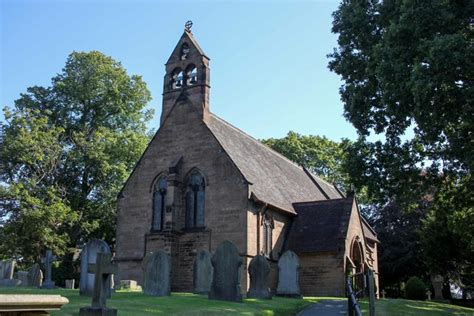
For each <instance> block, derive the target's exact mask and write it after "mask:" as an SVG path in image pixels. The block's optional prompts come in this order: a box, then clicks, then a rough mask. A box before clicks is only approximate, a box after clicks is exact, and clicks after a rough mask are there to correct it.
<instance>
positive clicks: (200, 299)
mask: <svg viewBox="0 0 474 316" xmlns="http://www.w3.org/2000/svg"><path fill="white" fill-rule="evenodd" d="M0 294H59V295H62V296H65V297H67V298H68V299H69V304H67V305H65V306H64V307H63V308H62V309H61V311H57V312H52V315H78V314H79V309H80V308H81V307H85V306H90V303H91V299H90V298H88V297H82V296H79V291H78V290H65V289H55V290H42V289H36V288H0ZM330 299H331V300H334V299H336V300H345V299H344V298H335V297H305V298H303V299H291V298H282V297H273V299H271V300H257V299H244V301H243V303H233V302H224V301H215V300H209V299H207V296H203V295H196V294H190V293H172V295H171V296H168V297H152V296H146V295H143V294H142V293H141V292H130V291H116V292H115V293H114V294H113V295H112V298H111V299H109V300H108V301H107V306H108V307H111V308H116V309H117V310H118V311H119V315H198V316H199V315H203V316H204V315H206V316H207V315H211V316H212V315H248V316H252V315H277V316H283V315H285V316H286V315H296V314H297V313H298V312H299V311H301V310H303V309H304V308H306V307H307V306H309V305H310V304H312V303H317V302H319V301H322V300H330ZM360 304H361V308H362V312H363V314H364V315H368V314H369V311H368V308H369V306H368V302H367V300H362V301H361V303H360ZM376 315H377V316H392V315H408V316H409V315H417V316H425V315H430V316H431V315H474V309H472V308H465V307H460V306H455V305H450V304H445V303H438V302H432V301H431V302H428V301H424V302H422V301H410V300H403V299H381V300H378V301H377V304H376Z"/></svg>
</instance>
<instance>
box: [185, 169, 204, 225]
mask: <svg viewBox="0 0 474 316" xmlns="http://www.w3.org/2000/svg"><path fill="white" fill-rule="evenodd" d="M205 186H206V185H205V181H204V177H203V176H202V174H201V173H200V172H199V171H197V170H193V171H192V172H191V174H190V175H189V177H188V181H187V185H186V228H194V227H204V197H205V195H204V189H205Z"/></svg>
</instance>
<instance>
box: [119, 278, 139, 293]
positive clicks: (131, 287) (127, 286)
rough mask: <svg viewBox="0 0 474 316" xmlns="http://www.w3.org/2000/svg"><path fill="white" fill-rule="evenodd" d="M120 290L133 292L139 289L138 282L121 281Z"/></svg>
mask: <svg viewBox="0 0 474 316" xmlns="http://www.w3.org/2000/svg"><path fill="white" fill-rule="evenodd" d="M120 288H121V289H128V290H132V291H135V290H138V289H139V287H138V285H137V281H135V280H120Z"/></svg>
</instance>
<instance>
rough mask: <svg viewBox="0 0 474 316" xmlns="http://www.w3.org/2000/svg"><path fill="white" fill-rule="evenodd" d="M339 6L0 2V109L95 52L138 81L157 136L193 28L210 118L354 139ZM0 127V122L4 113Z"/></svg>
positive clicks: (258, 129) (263, 131)
mask: <svg viewBox="0 0 474 316" xmlns="http://www.w3.org/2000/svg"><path fill="white" fill-rule="evenodd" d="M338 4H339V1H337V0H326V1H323V0H321V1H318V0H312V1H290V0H287V1H270V0H254V1H237V0H232V1H217V0H214V1H152V0H138V1H132V0H117V1H112V0H101V1H100V0H95V1H92V0H82V1H73V0H56V1H52V0H36V1H34V0H0V36H1V39H0V45H1V47H0V106H1V107H2V108H3V107H4V106H9V107H12V106H13V105H14V100H15V99H17V98H18V97H19V95H20V93H23V92H25V91H26V88H27V87H30V86H34V85H40V86H48V85H50V83H51V78H52V77H53V76H55V75H56V74H57V73H59V72H60V71H61V69H62V67H63V66H64V64H65V61H66V58H67V56H68V55H69V54H70V53H71V52H73V51H91V50H98V51H100V52H102V53H104V54H106V55H108V56H111V57H112V58H114V59H115V60H117V61H120V62H121V63H122V65H123V66H124V67H125V69H126V70H127V72H128V74H130V75H132V74H138V75H141V76H142V77H143V79H144V81H145V82H146V83H147V85H148V88H149V89H150V91H151V93H152V97H153V100H152V101H151V102H150V104H149V105H148V106H149V107H150V108H154V109H155V116H154V119H153V120H152V121H151V122H150V124H149V127H150V128H151V129H155V130H156V129H157V128H158V127H159V118H160V113H161V97H162V96H161V93H162V87H163V76H164V74H165V68H164V63H165V62H166V61H167V59H168V57H169V55H170V54H171V52H172V50H173V48H174V47H175V45H176V43H177V42H178V40H179V38H180V36H181V35H182V33H183V30H184V24H185V22H186V21H187V20H192V21H193V23H194V25H193V28H192V32H193V35H194V37H195V38H196V39H197V41H198V43H199V44H200V46H201V48H202V49H203V50H204V52H205V53H206V55H207V56H209V57H210V59H211V61H210V67H211V100H210V109H211V111H212V112H213V113H215V114H217V115H218V116H220V117H222V118H223V119H225V120H227V121H228V122H230V123H231V124H233V125H235V126H237V127H238V128H240V129H242V130H244V131H245V132H247V133H248V134H250V135H252V136H254V137H256V138H259V139H262V138H269V137H277V138H279V137H283V136H285V135H286V134H287V133H288V131H290V130H292V131H295V132H298V133H301V134H305V135H308V134H311V135H321V136H323V135H324V136H326V137H328V138H330V139H333V140H340V139H341V138H349V139H355V138H356V132H355V129H354V128H353V127H352V125H351V124H350V123H349V122H347V121H346V120H345V118H344V117H343V104H342V102H341V101H340V96H339V91H338V90H339V87H340V86H341V84H342V82H341V80H340V78H339V77H338V76H337V75H336V74H334V73H332V72H330V71H329V69H328V67H327V64H328V61H329V59H328V57H327V54H329V53H331V52H332V51H333V49H334V48H335V47H336V46H337V35H335V34H332V33H331V25H332V16H331V14H332V12H334V11H335V10H336V9H337V6H338ZM0 121H4V117H3V113H2V114H0Z"/></svg>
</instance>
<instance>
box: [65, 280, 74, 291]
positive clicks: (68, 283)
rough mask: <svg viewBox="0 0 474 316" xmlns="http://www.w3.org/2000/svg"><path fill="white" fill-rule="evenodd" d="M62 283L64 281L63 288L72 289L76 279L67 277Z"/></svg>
mask: <svg viewBox="0 0 474 316" xmlns="http://www.w3.org/2000/svg"><path fill="white" fill-rule="evenodd" d="M64 283H65V288H66V289H70V290H73V289H74V284H75V283H76V280H74V279H69V280H65V281H64Z"/></svg>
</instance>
